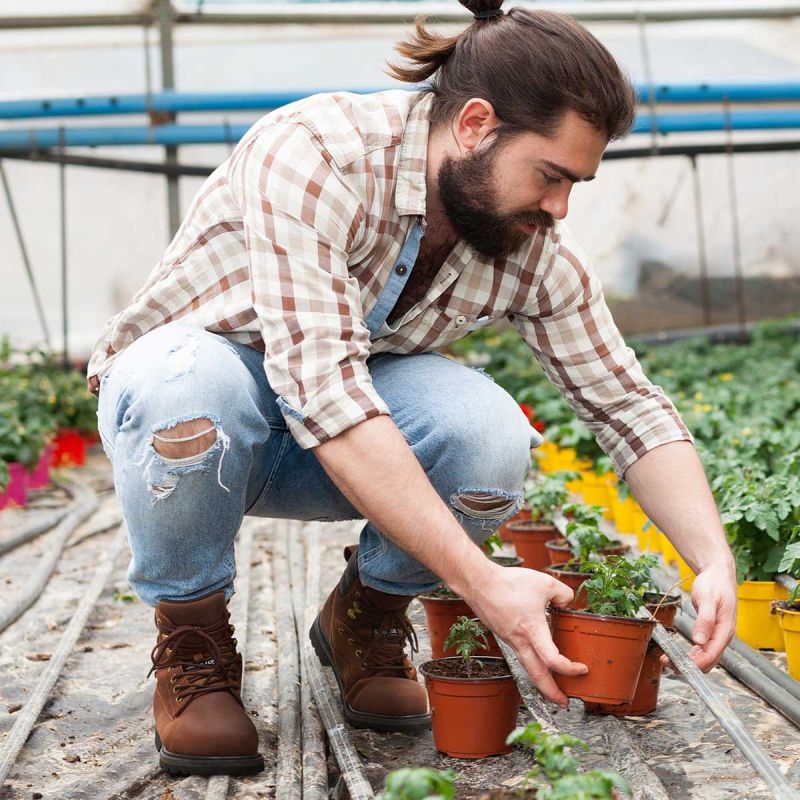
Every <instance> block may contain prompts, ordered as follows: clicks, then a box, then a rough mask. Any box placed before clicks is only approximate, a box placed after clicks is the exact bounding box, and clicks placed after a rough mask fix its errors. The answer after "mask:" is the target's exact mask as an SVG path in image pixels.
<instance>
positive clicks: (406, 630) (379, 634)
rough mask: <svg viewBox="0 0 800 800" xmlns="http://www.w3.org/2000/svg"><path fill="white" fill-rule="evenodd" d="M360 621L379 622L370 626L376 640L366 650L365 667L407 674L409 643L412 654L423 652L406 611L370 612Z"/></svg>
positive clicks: (363, 658)
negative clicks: (407, 645) (406, 651)
mask: <svg viewBox="0 0 800 800" xmlns="http://www.w3.org/2000/svg"><path fill="white" fill-rule="evenodd" d="M359 621H360V622H363V623H364V624H367V623H369V622H375V623H377V624H376V625H375V626H374V627H372V626H371V627H370V629H369V633H368V634H367V635H368V636H369V637H370V639H371V640H372V641H371V642H370V643H369V645H367V647H366V649H365V650H364V654H363V657H362V661H361V666H362V668H364V669H371V670H381V671H384V670H385V671H388V672H402V673H405V671H406V669H407V664H406V660H405V644H406V642H408V643H409V646H410V648H411V652H412V654H413V653H416V652H418V651H419V642H418V641H417V634H416V633H415V632H414V628H413V627H412V625H411V621H410V620H409V619H408V617H407V616H406V614H405V611H388V612H386V613H385V614H383V615H382V616H378V615H374V616H373V615H372V614H370V615H369V616H365V617H364V618H362V620H359ZM362 635H363V634H362Z"/></svg>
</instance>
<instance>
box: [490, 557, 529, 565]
mask: <svg viewBox="0 0 800 800" xmlns="http://www.w3.org/2000/svg"><path fill="white" fill-rule="evenodd" d="M489 558H490V560H491V561H494V563H495V564H499V565H500V566H501V567H521V566H522V559H521V558H520V557H519V556H489Z"/></svg>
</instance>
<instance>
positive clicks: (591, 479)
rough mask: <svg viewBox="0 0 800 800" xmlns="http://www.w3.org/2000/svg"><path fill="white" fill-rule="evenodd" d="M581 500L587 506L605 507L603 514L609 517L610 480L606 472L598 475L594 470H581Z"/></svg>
mask: <svg viewBox="0 0 800 800" xmlns="http://www.w3.org/2000/svg"><path fill="white" fill-rule="evenodd" d="M581 483H582V487H581V489H580V490H579V491H580V492H581V494H582V495H583V502H584V503H586V505H589V506H601V507H602V508H604V509H605V511H604V512H603V516H604V517H605V518H606V519H611V481H610V480H609V478H608V473H606V474H605V475H598V474H597V473H595V472H594V470H584V471H583V472H581Z"/></svg>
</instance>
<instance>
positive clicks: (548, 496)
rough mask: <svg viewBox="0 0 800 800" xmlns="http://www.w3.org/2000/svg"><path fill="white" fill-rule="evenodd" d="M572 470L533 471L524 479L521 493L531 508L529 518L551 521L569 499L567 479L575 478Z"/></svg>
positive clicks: (538, 520)
mask: <svg viewBox="0 0 800 800" xmlns="http://www.w3.org/2000/svg"><path fill="white" fill-rule="evenodd" d="M577 477H578V476H577V475H576V474H575V473H574V472H567V471H562V472H552V473H550V474H549V475H545V474H542V473H538V472H534V473H532V474H531V475H530V477H529V478H528V479H527V480H526V481H525V486H524V489H523V493H524V495H525V502H526V503H527V504H528V507H529V508H530V510H531V519H533V520H535V521H537V522H548V523H552V521H553V519H554V518H555V517H556V516H557V515H558V514H559V512H560V511H561V508H562V506H564V505H565V504H566V503H567V501H568V500H569V492H568V491H567V487H566V485H565V484H566V483H567V481H571V480H575V478H577Z"/></svg>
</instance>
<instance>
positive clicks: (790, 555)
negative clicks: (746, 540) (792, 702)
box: [772, 527, 800, 680]
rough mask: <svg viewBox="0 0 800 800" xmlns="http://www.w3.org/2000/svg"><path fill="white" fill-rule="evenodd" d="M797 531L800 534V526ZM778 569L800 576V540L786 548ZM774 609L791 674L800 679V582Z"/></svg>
mask: <svg viewBox="0 0 800 800" xmlns="http://www.w3.org/2000/svg"><path fill="white" fill-rule="evenodd" d="M797 533H798V534H800V527H799V528H798V531H797ZM778 569H779V570H780V571H781V572H789V573H791V574H793V575H796V576H800V541H796V542H792V543H791V544H790V545H789V546H788V547H787V548H786V552H785V553H784V555H783V559H782V560H781V563H780V564H779V565H778ZM772 611H773V613H774V614H777V617H778V624H779V625H780V626H781V631H782V633H783V645H784V649H785V650H786V664H787V667H788V668H789V674H790V675H791V676H792V677H793V678H795V679H796V680H800V583H798V584H796V585H795V587H794V589H792V591H791V593H790V594H789V597H788V598H787V599H786V600H777V601H775V602H773V604H772Z"/></svg>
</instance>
